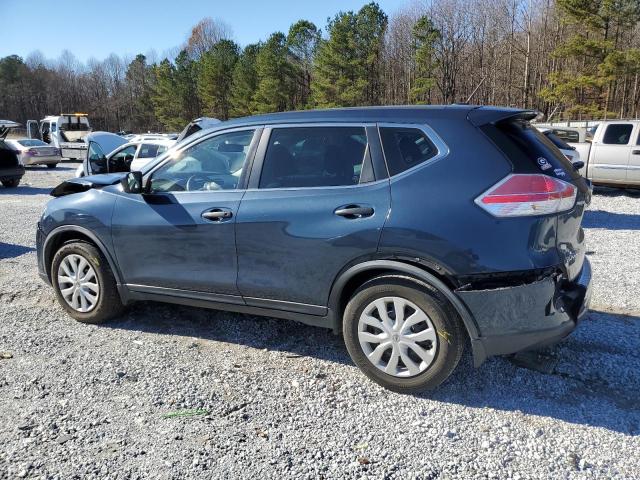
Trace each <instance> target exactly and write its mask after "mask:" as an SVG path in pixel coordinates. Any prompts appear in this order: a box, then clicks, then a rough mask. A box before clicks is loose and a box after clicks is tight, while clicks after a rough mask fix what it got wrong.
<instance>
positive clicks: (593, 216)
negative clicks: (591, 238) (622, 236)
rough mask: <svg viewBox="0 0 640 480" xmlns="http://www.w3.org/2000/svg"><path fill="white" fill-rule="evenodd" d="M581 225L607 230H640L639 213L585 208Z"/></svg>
mask: <svg viewBox="0 0 640 480" xmlns="http://www.w3.org/2000/svg"><path fill="white" fill-rule="evenodd" d="M582 226H583V227H584V228H606V229H607V230H640V215H634V214H627V213H612V212H606V211H604V210H587V211H586V212H585V213H584V217H583V219H582Z"/></svg>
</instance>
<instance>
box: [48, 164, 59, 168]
mask: <svg viewBox="0 0 640 480" xmlns="http://www.w3.org/2000/svg"><path fill="white" fill-rule="evenodd" d="M57 166H58V164H57V163H47V168H56V167H57Z"/></svg>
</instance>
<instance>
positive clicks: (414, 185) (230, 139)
mask: <svg viewBox="0 0 640 480" xmlns="http://www.w3.org/2000/svg"><path fill="white" fill-rule="evenodd" d="M535 115H536V112H531V111H523V110H515V109H506V108H488V107H474V106H467V105H452V106H444V107H370V108H352V109H334V110H317V111H302V112H289V113H278V114H270V115H262V116H255V117H248V118H241V119H236V120H233V121H228V122H221V123H219V124H216V125H215V126H213V127H212V128H209V129H205V130H203V131H201V132H198V133H197V134H195V135H193V136H191V137H189V138H188V139H186V140H184V141H182V142H180V143H178V144H177V145H176V146H175V147H173V148H172V149H170V150H169V151H168V152H166V153H165V154H164V155H162V156H160V157H158V158H157V159H156V160H154V161H153V162H151V163H150V164H148V165H147V166H146V167H145V169H144V171H142V172H125V173H122V172H109V165H108V162H107V161H106V159H104V158H101V157H100V156H99V155H97V156H96V158H92V159H91V161H92V162H93V164H95V165H97V167H100V168H101V170H100V171H103V172H105V173H104V174H101V175H94V176H90V177H84V178H77V179H72V180H69V181H66V182H64V183H62V184H61V185H59V186H57V187H56V188H55V189H54V190H53V191H52V195H53V196H54V197H57V198H55V199H53V200H51V201H50V202H49V203H48V205H47V207H46V210H45V212H44V214H43V216H42V219H41V220H40V222H39V224H38V230H37V231H38V233H37V246H38V264H39V270H40V274H41V276H42V278H43V279H44V280H45V281H46V282H48V283H49V284H51V285H52V286H53V288H54V290H55V293H56V296H57V298H58V300H59V302H60V304H61V305H62V306H63V307H64V308H65V309H66V311H67V312H68V313H69V314H70V315H71V316H72V317H73V318H75V319H77V320H79V321H81V322H87V323H98V322H102V321H104V320H107V319H109V318H112V317H114V316H117V315H119V314H120V313H121V312H122V310H123V308H124V306H125V305H127V304H129V303H131V302H134V301H136V300H156V301H162V302H171V303H177V304H183V305H195V306H201V307H208V308H215V309H222V310H229V311H235V312H248V313H252V314H258V315H267V316H272V317H279V318H284V319H290V320H296V321H299V322H303V323H306V324H310V325H316V326H320V327H325V328H330V329H333V330H334V331H335V332H342V335H343V337H344V340H345V343H346V346H347V349H348V351H349V353H350V355H351V357H352V359H353V361H354V362H355V363H356V364H357V365H358V366H359V367H360V368H361V369H362V371H363V372H364V373H365V374H366V375H367V376H368V377H370V378H371V379H372V380H374V381H375V382H377V383H379V384H381V385H383V386H385V387H387V388H390V389H392V390H395V391H400V392H413V391H417V390H423V389H428V388H434V387H435V386H437V385H439V384H440V383H441V382H443V381H444V380H445V379H446V378H447V377H448V376H449V375H450V374H451V372H452V371H453V370H454V368H455V367H456V365H457V364H458V362H459V360H460V358H461V355H462V353H463V350H464V349H465V347H468V348H470V349H471V352H472V355H473V358H474V363H475V364H476V366H479V365H480V364H481V363H482V362H483V361H484V360H485V359H486V358H487V357H488V356H491V355H503V354H510V353H514V352H517V351H520V350H524V349H530V348H534V347H538V346H542V345H548V344H551V343H554V342H558V341H559V340H561V339H562V338H564V337H565V336H566V335H568V334H569V333H570V332H571V331H572V330H573V329H574V328H575V326H576V324H577V322H578V321H579V319H580V318H581V317H582V316H583V315H584V313H585V312H586V310H587V307H588V303H589V298H590V278H591V270H590V267H589V262H588V260H587V259H586V258H585V243H584V233H583V230H582V228H581V221H582V216H583V212H584V209H585V208H586V205H588V203H589V201H590V198H591V186H590V184H589V183H588V181H587V180H585V179H584V178H582V177H581V176H580V175H579V174H578V173H577V172H576V171H574V169H573V168H572V165H571V163H570V162H569V161H568V160H567V159H566V158H565V157H564V156H563V155H562V154H561V153H560V151H559V150H558V149H557V148H556V147H555V146H554V145H553V144H552V143H551V142H550V141H549V140H548V139H547V138H546V137H545V136H544V135H542V134H540V133H539V132H538V131H537V130H536V129H535V128H533V127H532V126H531V125H530V124H529V121H530V120H531V119H533V118H534V117H535Z"/></svg>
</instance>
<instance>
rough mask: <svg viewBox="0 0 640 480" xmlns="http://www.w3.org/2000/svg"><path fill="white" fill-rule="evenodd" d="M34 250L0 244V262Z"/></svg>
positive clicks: (10, 244)
mask: <svg viewBox="0 0 640 480" xmlns="http://www.w3.org/2000/svg"><path fill="white" fill-rule="evenodd" d="M35 251H36V249H35V248H32V247H25V246H24V245H15V244H13V243H4V242H0V260H1V259H5V258H15V257H19V256H20V255H24V254H25V253H29V252H35Z"/></svg>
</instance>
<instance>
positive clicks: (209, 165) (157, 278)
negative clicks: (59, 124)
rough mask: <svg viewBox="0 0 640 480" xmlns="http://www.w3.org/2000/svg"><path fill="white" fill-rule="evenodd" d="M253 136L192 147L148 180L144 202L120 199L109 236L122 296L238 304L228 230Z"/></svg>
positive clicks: (135, 197)
mask: <svg viewBox="0 0 640 480" xmlns="http://www.w3.org/2000/svg"><path fill="white" fill-rule="evenodd" d="M258 135H259V132H258V131H257V130H256V129H243V130H235V131H227V132H224V133H220V134H217V135H215V134H214V135H213V136H209V137H207V138H203V139H199V140H198V141H196V143H193V144H191V145H189V146H187V147H186V148H185V149H183V150H182V151H180V152H177V153H176V155H174V156H173V157H171V158H169V159H168V160H167V161H166V162H164V163H163V164H161V165H160V166H159V167H158V168H156V169H155V170H154V171H153V172H151V173H150V174H148V175H147V178H146V181H147V182H148V184H149V185H150V192H149V193H148V194H143V195H139V194H126V193H122V195H121V196H120V198H118V200H117V202H116V205H115V209H114V213H113V219H112V234H113V243H114V248H115V251H116V256H117V258H118V264H119V265H120V266H121V271H122V276H123V278H124V282H125V283H127V284H128V285H130V287H129V288H131V289H132V290H138V291H147V292H151V293H153V291H155V290H154V289H156V290H157V289H158V288H161V289H164V290H162V291H163V292H164V293H169V294H171V291H167V290H166V289H171V290H172V291H173V293H174V294H178V295H180V294H184V295H187V296H188V293H186V292H205V293H213V294H217V295H219V296H222V297H221V298H222V299H223V300H224V299H226V301H229V299H231V300H233V298H234V296H236V297H237V293H238V290H237V287H236V278H237V259H236V240H235V238H236V234H235V222H236V217H237V213H238V206H239V205H240V200H241V198H242V196H243V194H244V192H245V190H244V182H245V177H246V164H247V160H248V159H249V158H250V156H251V154H250V152H252V151H253V149H252V145H254V144H255V140H254V137H257V136H258ZM181 292H182V293H181ZM237 301H240V298H239V297H237Z"/></svg>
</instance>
